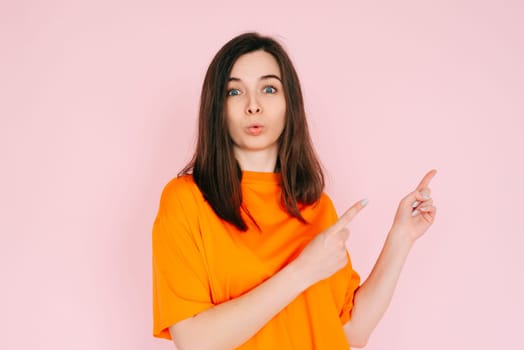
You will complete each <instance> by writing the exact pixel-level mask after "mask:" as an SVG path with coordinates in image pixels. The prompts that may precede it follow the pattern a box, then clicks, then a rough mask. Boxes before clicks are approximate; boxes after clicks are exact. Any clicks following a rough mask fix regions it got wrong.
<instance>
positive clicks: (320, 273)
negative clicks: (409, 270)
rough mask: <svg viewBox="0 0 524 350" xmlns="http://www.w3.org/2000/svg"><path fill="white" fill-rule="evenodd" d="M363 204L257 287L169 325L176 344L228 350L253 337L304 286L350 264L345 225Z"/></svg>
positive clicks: (318, 236) (319, 235)
mask: <svg viewBox="0 0 524 350" xmlns="http://www.w3.org/2000/svg"><path fill="white" fill-rule="evenodd" d="M363 207H364V205H363V204H362V203H361V202H358V203H356V204H355V205H353V206H352V207H351V208H350V209H349V210H348V211H347V212H346V213H344V215H342V216H341V217H340V219H339V220H338V221H337V222H336V223H335V224H334V225H333V226H331V227H329V228H328V229H327V230H325V231H323V232H322V233H320V234H318V235H317V236H316V237H315V238H314V239H313V240H312V241H311V242H310V243H309V244H308V245H307V246H306V247H305V248H304V250H303V251H302V253H301V254H300V255H299V256H298V257H297V258H296V259H295V260H294V261H292V262H291V263H290V264H288V265H287V266H285V267H284V268H283V269H282V270H280V271H279V272H277V273H276V274H275V275H273V276H272V277H271V278H269V279H267V280H266V281H264V282H263V283H261V284H260V285H259V286H257V287H256V288H253V289H252V290H251V291H249V292H247V293H246V294H244V295H242V296H240V297H238V298H235V299H233V300H230V301H227V302H224V303H222V304H219V305H216V306H214V307H212V308H210V309H207V310H205V311H203V312H201V313H199V314H197V315H195V316H193V317H190V318H187V319H185V320H183V321H180V322H178V323H176V324H174V325H173V326H171V327H170V328H169V331H170V333H171V336H172V338H173V341H174V343H175V345H176V346H177V348H178V349H179V350H187V349H199V350H200V349H201V350H206V349H227V350H229V349H234V348H236V347H239V346H240V345H242V344H243V343H245V342H246V341H247V340H249V339H250V338H251V337H253V336H254V335H255V334H256V333H257V332H258V331H259V330H260V329H261V328H262V327H263V326H264V325H265V324H266V323H267V322H269V321H270V320H271V319H272V318H273V317H274V316H275V315H276V314H278V313H279V312H280V311H281V310H282V309H283V308H285V307H286V306H287V305H288V304H289V303H291V302H292V301H293V300H294V299H295V298H296V297H297V296H298V295H299V294H300V293H302V292H303V291H304V290H305V289H307V288H308V287H310V286H311V285H313V284H315V283H317V282H318V281H320V280H323V279H325V278H328V277H329V276H331V275H332V274H334V273H335V272H337V271H338V270H340V269H341V268H343V267H344V266H345V265H346V264H347V262H348V260H347V252H346V239H347V237H348V235H349V231H348V230H347V228H346V226H347V224H348V223H349V222H350V221H351V219H352V218H353V217H354V216H355V215H356V214H357V213H358V212H359V211H360V210H361V209H362V208H363Z"/></svg>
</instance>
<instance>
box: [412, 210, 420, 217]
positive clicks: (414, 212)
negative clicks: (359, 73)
mask: <svg viewBox="0 0 524 350" xmlns="http://www.w3.org/2000/svg"><path fill="white" fill-rule="evenodd" d="M418 214H420V212H419V211H418V209H417V210H413V212H412V213H411V216H417V215H418Z"/></svg>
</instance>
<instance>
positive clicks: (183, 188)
mask: <svg viewBox="0 0 524 350" xmlns="http://www.w3.org/2000/svg"><path fill="white" fill-rule="evenodd" d="M201 197H202V196H201V195H200V190H199V189H198V186H197V185H196V183H195V181H194V180H193V176H192V175H191V174H188V175H180V176H177V177H175V178H173V179H171V180H170V181H169V182H168V183H167V184H166V185H165V186H164V189H163V190H162V196H161V203H163V204H166V205H172V204H173V203H174V202H181V203H184V204H189V203H190V202H193V201H195V200H198V199H199V198H201Z"/></svg>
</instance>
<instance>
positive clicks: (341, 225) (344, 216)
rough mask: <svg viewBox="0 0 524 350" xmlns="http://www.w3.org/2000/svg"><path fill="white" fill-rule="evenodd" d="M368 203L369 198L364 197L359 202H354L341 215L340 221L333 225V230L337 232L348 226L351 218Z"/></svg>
mask: <svg viewBox="0 0 524 350" xmlns="http://www.w3.org/2000/svg"><path fill="white" fill-rule="evenodd" d="M367 204H368V200H367V199H363V200H361V201H358V202H357V203H355V204H353V205H352V206H351V207H350V208H349V209H348V210H346V212H345V213H344V214H342V215H341V216H340V218H339V219H338V221H337V222H336V223H335V224H334V225H333V226H331V228H332V229H333V231H335V232H337V231H340V230H342V229H343V228H344V227H346V226H347V225H348V224H349V223H350V222H351V220H353V218H354V217H355V216H356V215H357V214H358V213H359V212H360V211H361V210H362V209H363V208H364V207H365V206H366V205H367Z"/></svg>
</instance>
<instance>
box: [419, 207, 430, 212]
mask: <svg viewBox="0 0 524 350" xmlns="http://www.w3.org/2000/svg"><path fill="white" fill-rule="evenodd" d="M420 210H421V211H428V210H429V208H428V207H422V208H420Z"/></svg>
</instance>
